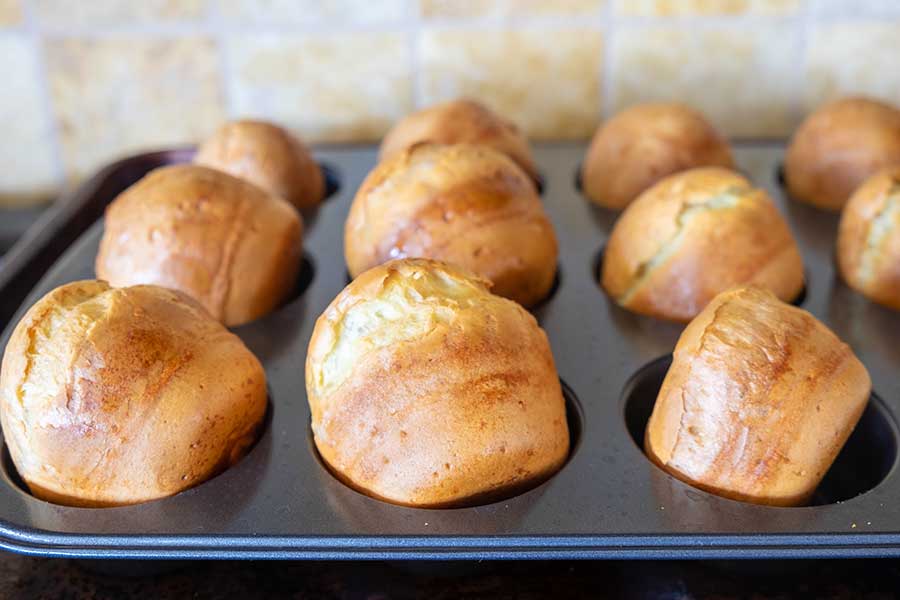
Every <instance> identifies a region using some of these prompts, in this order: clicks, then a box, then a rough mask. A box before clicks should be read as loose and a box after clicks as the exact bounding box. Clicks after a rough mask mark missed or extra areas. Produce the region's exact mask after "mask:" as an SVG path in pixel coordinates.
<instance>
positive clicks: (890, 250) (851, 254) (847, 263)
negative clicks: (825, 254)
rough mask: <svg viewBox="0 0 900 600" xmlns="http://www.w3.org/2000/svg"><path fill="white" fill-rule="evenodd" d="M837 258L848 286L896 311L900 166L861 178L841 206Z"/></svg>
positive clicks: (899, 289)
mask: <svg viewBox="0 0 900 600" xmlns="http://www.w3.org/2000/svg"><path fill="white" fill-rule="evenodd" d="M837 262H838V267H839V268H840V272H841V275H842V276H843V277H844V281H846V282H847V283H848V284H849V285H850V287H852V288H854V289H856V290H857V291H859V292H860V293H862V294H863V295H865V296H867V297H868V298H870V299H871V300H874V301H875V302H878V303H879V304H883V305H884V306H887V307H889V308H893V309H895V310H900V166H897V167H892V168H889V169H886V170H884V171H882V172H880V173H878V174H877V175H874V176H873V177H871V178H869V179H868V180H866V182H865V183H864V184H863V185H862V186H860V187H859V189H857V190H856V192H854V194H853V196H851V197H850V200H849V201H848V202H847V205H846V206H845V207H844V212H843V214H842V215H841V224H840V227H839V229H838V240H837Z"/></svg>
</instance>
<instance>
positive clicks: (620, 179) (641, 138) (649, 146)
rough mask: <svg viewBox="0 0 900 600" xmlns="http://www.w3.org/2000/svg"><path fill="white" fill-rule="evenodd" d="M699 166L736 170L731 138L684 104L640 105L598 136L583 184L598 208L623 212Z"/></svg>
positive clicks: (621, 114) (590, 151)
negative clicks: (645, 194) (667, 179)
mask: <svg viewBox="0 0 900 600" xmlns="http://www.w3.org/2000/svg"><path fill="white" fill-rule="evenodd" d="M694 167H726V168H733V167H734V160H733V158H732V156H731V149H730V148H729V146H728V142H727V141H726V140H725V138H723V137H722V136H721V135H720V134H719V133H718V132H717V131H716V130H715V128H714V127H713V126H712V125H711V124H710V123H709V122H708V121H707V120H706V118H704V116H703V115H702V114H700V113H698V112H697V111H695V110H693V109H692V108H690V107H688V106H685V105H683V104H676V103H659V104H639V105H636V106H632V107H629V108H627V109H625V110H623V111H621V112H619V113H618V114H616V115H615V116H614V117H613V118H611V119H610V120H608V121H607V122H606V123H604V124H603V125H602V126H601V127H600V128H599V129H598V130H597V132H596V133H595V134H594V138H593V139H592V140H591V145H590V147H589V148H588V151H587V155H586V156H585V159H584V163H583V164H582V167H581V185H582V189H583V190H584V193H585V195H586V196H587V197H588V198H590V199H591V200H592V201H593V202H595V203H596V204H599V205H600V206H604V207H606V208H612V209H616V210H620V209H623V208H625V207H626V206H627V205H628V204H629V203H631V202H632V201H633V200H634V199H635V198H637V197H638V196H639V195H640V194H641V193H642V192H643V191H644V190H646V189H648V188H649V187H651V186H652V185H653V184H655V183H656V182H658V181H659V180H661V179H663V178H664V177H666V176H668V175H672V174H674V173H677V172H679V171H684V170H687V169H691V168H694Z"/></svg>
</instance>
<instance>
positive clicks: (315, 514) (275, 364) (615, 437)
mask: <svg viewBox="0 0 900 600" xmlns="http://www.w3.org/2000/svg"><path fill="white" fill-rule="evenodd" d="M584 151H585V146H584V145H583V144H574V143H565V144H545V145H538V146H537V147H536V158H537V161H538V164H539V166H540V169H541V173H542V176H543V182H544V185H543V199H544V203H545V206H546V208H547V211H548V212H549V214H550V217H551V219H552V220H553V223H554V225H555V227H556V231H557V234H558V237H559V241H560V257H559V278H558V286H557V287H556V289H555V292H554V293H553V295H552V297H550V298H549V299H548V300H547V301H546V302H544V303H543V304H542V305H541V306H540V307H538V308H537V309H535V311H534V313H535V315H536V316H537V318H538V319H539V321H540V323H541V325H542V326H543V327H544V329H545V330H546V331H547V334H548V336H549V338H550V342H551V345H552V347H553V353H554V356H555V358H556V364H557V367H558V370H559V375H560V378H561V379H562V381H563V382H564V383H565V388H566V392H567V396H568V401H569V402H568V406H569V413H570V421H571V422H572V425H573V428H572V430H573V443H572V448H573V449H572V453H571V457H570V459H569V461H568V463H567V464H566V465H565V467H564V468H563V469H562V470H561V471H560V472H559V473H558V474H557V475H555V476H554V477H552V478H551V479H550V480H549V481H547V482H546V483H544V484H542V485H540V486H539V487H537V488H535V489H532V490H531V491H529V492H526V493H524V494H521V495H519V496H516V497H513V498H510V499H507V500H504V501H501V502H496V503H494V504H490V505H486V506H478V507H473V508H461V509H450V510H431V509H414V508H403V507H398V506H394V505H391V504H386V503H384V502H380V501H378V500H373V499H371V498H368V497H366V496H363V495H361V494H359V493H357V492H355V491H353V490H351V489H350V488H348V487H346V486H344V485H343V484H342V483H340V482H339V481H337V480H336V479H335V478H334V477H333V476H332V475H330V474H329V472H328V471H327V470H326V469H325V468H324V467H323V465H322V464H321V463H320V461H319V459H318V458H317V455H316V452H315V449H314V446H313V443H312V438H311V434H310V428H309V409H308V406H307V401H306V393H305V389H304V378H303V373H304V359H305V355H306V347H307V343H308V341H309V337H310V335H311V333H312V328H313V324H314V322H315V319H316V317H317V316H318V315H319V314H320V313H321V312H322V310H323V309H324V308H325V307H326V306H327V304H328V303H329V302H330V301H331V300H332V299H333V298H334V297H335V295H336V294H337V293H338V292H339V291H340V290H341V289H342V288H343V287H344V286H345V285H346V283H347V275H346V269H345V266H344V260H343V252H342V248H343V239H342V238H343V222H344V218H345V216H346V214H347V210H348V207H349V205H350V202H351V200H352V198H353V195H354V193H355V191H356V189H357V188H358V186H359V185H360V183H361V181H362V179H363V177H365V175H366V173H368V171H369V170H370V169H371V168H372V166H373V165H374V163H375V159H376V151H375V149H374V148H371V147H336V148H324V149H320V150H319V151H317V152H316V155H317V157H318V159H319V160H320V162H321V163H322V164H323V165H325V166H326V167H327V169H326V171H327V172H328V173H329V174H330V178H331V180H332V182H333V183H334V184H336V185H333V187H337V190H336V191H335V192H334V193H333V194H332V196H331V197H330V198H329V199H328V200H327V201H326V202H325V203H324V204H323V205H322V207H321V208H320V209H319V211H318V213H317V214H315V215H313V216H311V217H310V218H308V219H307V231H306V238H305V262H304V273H305V276H304V277H302V278H301V279H302V281H303V283H302V284H301V285H300V286H299V287H298V290H297V295H296V296H295V297H294V298H293V299H291V300H290V301H289V302H288V303H287V304H285V305H284V306H283V307H282V308H281V309H279V310H277V311H275V312H274V313H273V314H271V315H269V316H267V317H265V318H262V319H260V320H258V321H255V322H253V323H250V324H248V325H245V326H242V327H239V328H237V329H235V332H236V333H237V334H238V335H239V336H240V337H241V338H242V339H243V340H244V341H245V342H246V344H247V345H248V346H249V347H250V348H251V349H252V350H253V352H255V353H256V355H257V356H259V357H260V359H261V360H262V362H263V364H264V365H265V367H266V372H267V374H268V379H269V389H270V411H269V419H268V422H267V426H266V429H265V432H264V434H263V436H262V438H261V439H260V441H259V443H258V444H257V445H256V446H255V447H254V448H253V450H252V451H251V452H250V454H249V455H248V456H247V457H246V458H244V459H243V460H242V461H241V462H240V463H239V464H237V465H236V466H234V467H233V468H231V469H229V470H228V471H226V472H225V473H223V474H221V475H219V476H218V477H216V478H214V479H213V480H211V481H208V482H206V483H204V484H202V485H200V486H198V487H196V488H193V489H191V490H188V491H186V492H183V493H181V494H178V495H176V496H174V497H171V498H167V499H164V500H159V501H155V502H149V503H146V504H141V505H136V506H130V507H123V508H102V509H80V508H68V507H62V506H56V505H53V504H49V503H46V502H42V501H40V500H37V499H35V498H33V497H31V496H30V495H29V494H28V493H27V492H26V491H24V490H23V488H22V486H21V484H20V482H18V481H17V476H16V474H15V470H14V468H13V467H12V465H11V463H10V461H9V457H8V454H7V453H6V452H5V447H4V454H3V461H2V466H3V468H2V471H3V475H2V476H0V547H2V548H6V549H8V550H13V551H17V552H22V553H28V554H39V555H48V556H69V557H82V558H167V559H185V558H277V559H479V560H480V559H501V558H502V559H557V558H560V559H562V558H566V559H568V558H777V557H786V558H813V557H862V556H869V557H885V556H900V502H898V497H900V478H898V477H897V474H896V471H897V469H896V468H895V465H896V462H897V441H898V429H897V420H896V419H897V417H896V415H897V414H900V413H898V411H900V377H898V375H897V372H898V367H900V313H894V312H891V311H889V310H887V309H884V308H881V307H879V306H877V305H875V304H872V303H870V302H868V301H866V300H865V299H864V298H863V297H861V296H859V295H858V294H856V293H854V292H853V291H851V290H850V289H849V288H847V287H846V286H845V285H844V284H843V283H842V282H841V281H840V279H839V278H838V277H837V276H836V274H835V270H834V266H833V258H832V255H833V247H834V239H835V234H836V228H837V222H838V216H837V215H834V214H830V213H825V212H821V211H819V210H816V209H814V208H810V207H806V206H804V205H802V204H799V203H797V202H793V201H790V200H788V199H787V198H786V197H785V195H784V193H783V192H782V190H781V187H780V185H779V183H778V176H777V172H778V165H779V163H780V160H781V157H782V153H783V146H782V145H781V144H779V143H754V144H744V143H742V144H737V146H736V157H737V160H738V163H739V165H740V167H741V169H742V170H743V171H744V172H745V173H747V174H748V175H749V176H750V177H751V178H752V180H753V181H754V182H755V183H756V184H757V185H759V186H763V187H765V188H767V189H768V190H769V191H770V192H771V193H772V196H773V197H774V198H775V199H776V201H777V202H778V204H779V206H780V208H781V209H782V210H783V212H784V213H785V214H786V215H787V217H788V219H789V220H790V222H791V225H792V228H793V230H794V232H795V234H796V235H797V238H798V240H799V243H800V248H801V251H802V253H803V258H804V260H805V263H806V273H807V278H808V281H807V289H806V291H805V294H804V297H803V298H802V306H803V307H804V308H806V309H807V310H809V311H811V312H812V313H813V314H815V315H816V316H817V317H818V318H820V319H821V320H823V321H824V322H825V323H827V324H828V325H829V326H830V327H831V328H833V329H834V330H835V331H836V332H837V334H838V335H839V336H840V337H841V338H843V339H844V340H845V341H847V342H848V343H850V344H851V345H852V346H853V348H854V350H855V351H856V353H857V354H858V356H859V357H860V359H861V360H862V361H863V362H864V363H865V364H866V366H867V367H868V369H869V372H870V373H871V375H872V380H873V384H874V390H875V393H874V394H873V396H872V399H871V401H870V402H869V406H868V408H867V410H866V412H865V414H864V416H863V418H862V420H861V422H860V424H859V426H858V427H857V429H856V431H855V432H854V434H853V436H852V437H851V439H850V441H849V442H848V444H847V446H846V447H845V449H844V451H843V452H842V454H841V455H840V457H839V458H838V460H837V462H836V463H835V465H834V466H833V467H832V469H831V470H830V471H829V473H828V476H827V477H826V480H825V481H824V482H823V484H822V485H821V486H820V488H819V490H818V492H817V494H816V499H815V503H814V504H815V505H813V506H808V507H803V508H772V507H763V506H754V505H750V504H744V503H741V502H736V501H732V500H726V499H723V498H719V497H717V496H714V495H710V494H708V493H706V492H703V491H700V490H697V489H694V488H692V487H690V486H688V485H686V484H684V483H681V482H680V481H678V480H676V479H674V478H672V477H670V476H669V475H667V474H666V473H664V472H662V471H661V470H660V469H658V468H656V467H655V466H654V465H652V464H651V463H650V461H649V460H647V458H646V457H645V456H644V455H643V453H642V452H641V439H640V438H641V436H642V431H643V427H644V424H645V422H646V419H647V417H648V415H649V412H650V410H651V408H652V405H653V402H654V400H655V397H656V393H657V391H658V388H659V385H660V382H661V379H662V377H663V376H664V374H665V371H666V368H667V365H668V364H669V360H670V353H671V351H672V348H673V347H674V345H675V342H676V340H677V338H678V335H679V333H680V331H681V327H680V326H678V325H674V324H670V323H664V322H661V321H657V320H654V319H650V318H646V317H640V316H636V315H633V314H631V313H628V312H626V311H624V310H622V309H620V308H618V307H617V306H615V305H614V304H613V303H612V302H611V301H610V300H609V299H608V298H607V297H606V295H605V294H604V293H603V292H602V291H601V290H600V289H599V287H598V285H597V283H596V277H597V272H596V271H597V265H598V264H599V260H598V259H599V256H600V254H601V253H602V250H603V247H604V243H605V241H606V239H607V237H608V235H609V232H610V229H611V227H612V224H613V222H614V220H615V217H616V214H615V213H612V212H608V211H604V210H601V209H597V208H595V207H593V206H592V205H591V204H590V203H588V202H587V201H586V200H585V199H584V197H583V196H582V195H581V193H580V192H579V189H578V185H577V181H576V179H577V178H576V171H577V167H578V164H579V162H580V160H581V158H582V156H583V155H584ZM189 158H190V151H189V150H179V151H168V152H158V153H152V154H146V155H141V156H137V157H133V158H130V159H127V160H124V161H122V162H119V163H116V164H114V165H111V166H110V167H108V168H106V169H104V170H103V171H102V172H101V173H100V174H99V175H97V176H96V177H95V178H94V179H92V180H91V181H90V182H88V183H87V184H85V185H84V186H83V187H82V188H81V189H80V190H78V191H76V192H75V193H74V194H73V195H71V196H70V197H69V198H67V200H66V201H65V202H64V203H62V205H63V207H64V208H63V209H58V210H57V211H56V212H55V213H54V214H52V215H50V216H49V217H47V218H48V223H49V225H48V227H47V228H46V229H45V230H44V231H43V232H42V233H41V235H40V236H39V238H40V239H34V240H31V243H30V244H27V245H26V246H27V247H26V248H25V249H23V250H22V251H21V252H20V253H19V254H20V256H19V258H17V259H16V260H21V261H22V263H23V264H28V265H32V266H31V267H29V268H27V269H24V270H23V271H22V272H21V273H20V277H17V278H13V279H12V280H10V281H6V282H4V283H5V285H4V286H2V287H0V291H2V294H0V295H2V296H3V297H6V298H7V300H9V299H10V298H15V299H16V300H15V301H16V304H17V305H21V307H20V308H19V310H18V313H17V314H16V315H11V314H3V315H2V318H3V319H5V320H6V321H5V322H6V324H7V327H6V331H5V333H4V341H3V343H4V345H5V340H6V339H7V337H8V336H9V333H10V330H11V328H12V326H13V325H14V324H15V322H16V321H17V320H18V318H19V316H21V314H22V311H23V310H25V309H26V308H27V307H28V306H30V305H31V304H32V303H33V302H35V301H36V300H37V299H38V298H39V297H40V296H41V295H43V294H44V293H46V292H47V291H49V290H50V289H52V288H54V287H56V286H58V285H60V284H63V283H65V282H68V281H72V280H76V279H81V278H90V277H93V275H94V270H93V262H94V256H95V253H96V250H97V244H98V241H99V239H100V236H101V231H102V222H101V221H97V222H96V223H94V224H93V225H90V223H91V222H93V221H95V220H97V219H98V218H99V216H100V215H101V211H102V209H103V206H105V204H106V203H108V202H109V201H110V200H112V198H113V197H115V195H116V194H117V193H118V192H119V191H121V190H122V189H124V188H125V187H126V186H128V185H129V184H131V183H133V182H134V181H136V180H137V179H138V178H139V177H141V176H142V175H143V174H144V173H146V172H147V171H149V170H151V169H153V168H155V167H157V166H159V165H161V164H166V163H170V162H178V161H184V160H188V159H189ZM60 210H62V211H63V212H60ZM79 227H80V228H81V230H84V233H83V234H82V235H81V236H80V237H78V239H77V240H76V241H74V243H71V236H72V234H73V231H74V230H75V229H78V228H79ZM61 251H64V252H63V253H62V254H61V256H60V257H59V258H58V259H57V260H56V261H55V263H54V264H53V265H52V266H50V265H45V264H44V262H46V257H48V256H54V257H55V256H56V255H57V254H59V253H60V252H61ZM35 257H38V258H40V257H43V258H42V259H41V260H44V262H42V261H41V260H35ZM48 268H49V270H46V269H48ZM45 270H46V271H45ZM41 274H43V278H41V279H40V281H39V282H38V283H37V285H36V287H34V289H33V290H32V291H31V293H30V294H29V295H28V296H27V298H24V300H23V299H22V297H21V296H22V295H23V294H24V292H25V290H28V289H31V280H32V279H35V278H37V277H38V276H39V275H41ZM23 288H24V289H23ZM16 292H19V296H18V297H17V298H16Z"/></svg>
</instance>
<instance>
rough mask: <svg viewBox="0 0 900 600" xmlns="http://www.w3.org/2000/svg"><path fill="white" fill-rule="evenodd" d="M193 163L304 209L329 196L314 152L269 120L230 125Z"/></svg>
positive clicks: (219, 130)
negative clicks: (248, 184)
mask: <svg viewBox="0 0 900 600" xmlns="http://www.w3.org/2000/svg"><path fill="white" fill-rule="evenodd" d="M194 163H195V164H198V165H202V166H205V167H210V168H212V169H217V170H219V171H224V172H226V173H228V174H230V175H234V176H235V177H239V178H241V179H244V180H246V181H249V182H250V183H252V184H255V185H257V186H259V187H261V188H262V189H264V190H266V191H267V192H269V193H270V194H274V195H276V196H280V197H282V198H284V199H285V200H287V201H288V202H290V203H291V204H293V205H294V206H295V207H296V208H298V209H301V210H305V209H309V208H313V207H315V206H316V205H318V204H319V202H321V201H322V198H323V197H324V196H325V178H324V177H323V176H322V170H321V169H320V168H319V165H318V164H317V163H316V161H315V160H314V159H313V157H312V154H311V153H310V151H309V149H308V148H307V147H306V146H305V145H304V144H303V142H301V141H300V140H299V139H298V138H297V137H296V136H294V135H293V134H291V133H290V132H289V131H287V130H286V129H283V128H281V127H278V126H277V125H274V124H272V123H266V122H265V121H251V120H241V121H232V122H230V123H225V124H224V125H222V126H221V127H220V128H219V129H218V130H217V131H216V132H215V133H214V134H213V136H212V137H210V138H209V139H208V140H206V142H204V143H203V145H201V146H200V148H199V149H198V150H197V155H196V156H195V157H194Z"/></svg>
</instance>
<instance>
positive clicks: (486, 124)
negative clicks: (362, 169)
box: [379, 98, 538, 179]
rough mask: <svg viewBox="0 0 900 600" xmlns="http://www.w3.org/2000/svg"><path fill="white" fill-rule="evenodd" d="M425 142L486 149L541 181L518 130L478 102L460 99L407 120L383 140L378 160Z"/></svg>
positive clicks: (411, 116)
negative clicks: (510, 160)
mask: <svg viewBox="0 0 900 600" xmlns="http://www.w3.org/2000/svg"><path fill="white" fill-rule="evenodd" d="M422 142H431V143H435V144H476V145H479V146H487V147H489V148H493V149H494V150H497V151H498V152H502V153H503V154H505V155H507V156H508V157H510V158H511V159H513V160H514V161H515V162H516V163H517V164H518V165H519V166H520V167H522V169H523V170H524V171H525V172H526V173H528V175H529V176H531V177H532V178H533V179H537V177H538V170H537V165H536V164H535V162H534V158H533V157H532V155H531V148H530V147H529V146H528V139H527V138H526V137H525V136H524V135H523V134H522V132H521V131H519V128H518V127H516V125H515V124H514V123H512V122H511V121H508V120H506V119H504V118H503V117H501V116H500V115H498V114H497V113H495V112H494V111H492V110H491V109H489V108H488V107H486V106H485V105H483V104H481V103H480V102H476V101H475V100H470V99H468V98H460V99H458V100H453V101H451V102H445V103H443V104H436V105H434V106H431V107H429V108H426V109H424V110H420V111H418V112H415V113H413V114H411V115H408V116H406V117H404V118H403V119H402V120H401V121H400V122H399V123H397V124H396V125H394V127H393V128H392V129H391V130H390V131H389V132H388V133H387V135H386V136H384V140H382V142H381V149H380V151H379V157H380V159H381V160H384V159H386V158H388V157H389V156H392V155H394V154H396V153H398V152H401V151H403V150H406V149H407V148H410V147H411V146H414V145H416V144H419V143H422Z"/></svg>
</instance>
